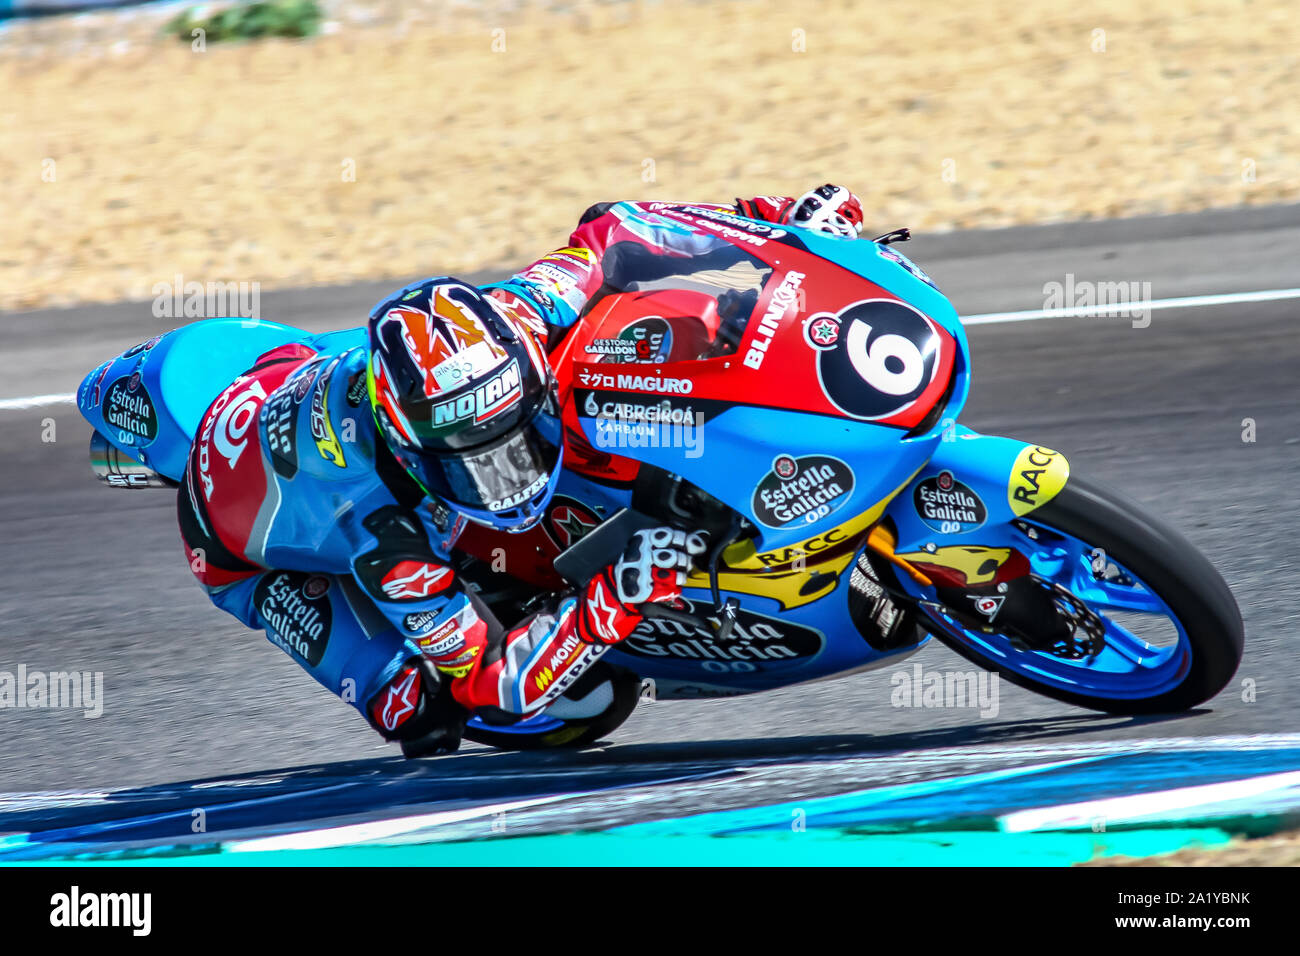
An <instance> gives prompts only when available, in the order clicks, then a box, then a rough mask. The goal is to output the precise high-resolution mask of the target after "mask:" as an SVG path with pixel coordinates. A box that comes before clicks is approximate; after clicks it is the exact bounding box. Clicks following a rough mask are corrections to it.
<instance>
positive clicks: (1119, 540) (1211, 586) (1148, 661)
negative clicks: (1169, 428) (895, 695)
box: [895, 475, 1244, 714]
mask: <svg viewBox="0 0 1300 956" xmlns="http://www.w3.org/2000/svg"><path fill="white" fill-rule="evenodd" d="M1014 528H1015V531H1014V534H1015V536H1017V537H1018V538H1019V539H1020V540H1019V541H1018V542H1017V549H1018V550H1020V551H1021V552H1022V553H1023V554H1025V555H1026V556H1027V557H1028V558H1029V562H1030V566H1031V570H1032V573H1033V574H1035V575H1037V576H1038V577H1039V578H1040V579H1042V580H1043V581H1044V582H1050V583H1051V584H1055V585H1059V586H1060V587H1062V588H1064V589H1066V590H1068V591H1069V592H1071V594H1073V595H1074V596H1075V597H1076V598H1078V599H1079V600H1080V601H1082V602H1083V604H1086V605H1087V607H1088V609H1089V610H1091V611H1092V612H1094V613H1095V614H1096V615H1097V616H1098V617H1099V618H1100V619H1101V622H1102V623H1103V624H1104V627H1105V632H1104V639H1105V643H1104V646H1103V647H1101V649H1100V651H1099V652H1098V653H1096V654H1095V655H1092V656H1087V657H1083V658H1074V659H1071V658H1068V657H1062V656H1057V655H1055V654H1052V653H1048V652H1045V651H1035V650H1029V649H1027V648H1025V647H1024V646H1023V644H1017V643H1016V642H1014V641H1013V640H1012V639H1011V638H1009V637H1007V636H1004V635H1000V634H989V633H985V632H983V631H981V630H976V629H971V628H969V627H967V626H966V625H965V624H963V623H962V622H961V621H960V620H959V619H958V617H957V616H949V615H947V614H943V613H935V612H934V611H928V612H927V613H928V614H929V616H930V617H931V618H932V621H931V622H929V623H932V624H934V625H935V626H934V627H930V628H929V629H930V630H932V631H933V632H934V634H935V636H936V637H938V638H939V639H940V640H941V641H943V643H945V644H947V645H948V646H949V647H951V648H952V649H953V650H955V651H956V652H957V653H958V654H961V655H962V656H963V657H966V658H968V659H969V660H971V661H973V662H975V663H976V664H979V665H980V666H982V667H985V668H988V669H990V670H994V671H996V672H998V673H999V674H1001V675H1002V676H1003V677H1005V678H1006V679H1007V680H1009V681H1011V682H1012V683H1014V684H1017V685H1019V686H1021V687H1024V688H1027V689H1028V690H1032V691H1035V692H1036V693H1039V694H1043V695H1045V696H1047V697H1052V698H1055V699H1056V700H1060V701H1064V702H1066V703H1069V704H1075V705H1077V706H1080V707H1087V708H1090V709H1092V710H1099V711H1104V712H1106V713H1111V714H1153V713H1170V712H1175V711H1182V710H1186V709H1188V708H1191V707H1195V706H1196V705H1197V704H1200V703H1203V702H1204V701H1207V700H1209V699H1210V698H1211V697H1213V696H1214V695H1215V694H1217V693H1218V692H1219V691H1221V690H1222V689H1223V688H1224V687H1225V686H1226V685H1227V683H1228V681H1229V680H1231V679H1232V675H1233V674H1234V673H1235V672H1236V670H1237V665H1238V664H1239V663H1240V662H1241V653H1242V644H1243V641H1244V633H1243V628H1242V622H1241V612H1240V611H1239V610H1238V608H1237V602H1236V601H1235V600H1234V599H1233V596H1232V592H1231V591H1229V590H1228V586H1227V584H1226V583H1225V582H1224V580H1223V578H1222V577H1221V576H1220V575H1219V573H1218V572H1217V571H1216V570H1215V569H1214V567H1213V566H1212V565H1211V564H1210V562H1209V561H1208V560H1206V558H1205V556H1204V555H1202V554H1201V553H1200V552H1199V551H1198V550H1197V549H1196V548H1195V546H1193V545H1192V544H1191V542H1189V541H1188V540H1187V539H1186V538H1184V537H1183V536H1182V535H1181V534H1180V533H1179V532H1177V531H1175V530H1174V529H1173V528H1171V527H1170V526H1169V525H1167V524H1165V523H1164V522H1162V521H1160V520H1159V519H1157V518H1155V517H1153V516H1151V515H1150V514H1148V513H1147V512H1146V511H1145V510H1144V509H1143V508H1142V507H1141V506H1140V505H1138V504H1137V503H1136V502H1134V501H1131V500H1130V499H1128V498H1126V497H1124V496H1123V495H1120V494H1118V493H1116V492H1114V491H1111V490H1110V489H1107V488H1104V487H1102V486H1100V485H1096V484H1093V483H1091V482H1087V481H1083V480H1080V479H1079V478H1077V477H1075V476H1074V475H1071V476H1070V479H1069V481H1068V482H1067V483H1066V485H1065V487H1064V488H1063V489H1062V490H1061V491H1060V492H1059V493H1058V494H1057V495H1056V497H1054V498H1053V499H1051V500H1050V501H1048V502H1047V503H1046V504H1044V505H1042V506H1040V507H1039V508H1037V509H1035V510H1034V511H1032V512H1030V513H1029V514H1027V515H1025V516H1024V517H1023V518H1020V519H1017V520H1016V522H1015V524H1014ZM895 581H896V582H897V583H898V584H899V585H901V587H903V588H904V589H905V590H906V591H908V592H909V593H911V594H912V595H913V596H914V597H917V598H922V599H923V598H924V597H925V595H924V594H923V593H921V592H922V590H923V589H921V588H920V587H919V585H917V584H915V583H914V582H912V581H911V580H910V579H908V578H907V577H906V576H903V577H902V579H901V580H899V579H898V578H897V577H895Z"/></svg>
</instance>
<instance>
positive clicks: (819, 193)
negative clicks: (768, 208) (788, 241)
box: [782, 183, 862, 239]
mask: <svg viewBox="0 0 1300 956" xmlns="http://www.w3.org/2000/svg"><path fill="white" fill-rule="evenodd" d="M782 221H783V222H785V223H786V224H787V225H791V226H804V227H805V228H808V229H816V230H818V231H820V232H829V233H830V234H831V235H834V236H845V237H847V238H849V239H856V238H857V237H858V235H859V234H860V233H861V232H862V202H861V201H860V200H859V199H858V197H857V196H855V195H853V193H852V192H850V191H849V190H848V189H847V188H846V187H844V186H832V185H831V184H830V183H827V184H826V185H825V186H818V187H817V188H816V189H810V190H809V191H808V192H806V193H804V194H803V195H802V196H800V197H799V198H798V199H796V200H795V201H794V205H792V206H791V207H790V209H789V210H788V211H787V212H786V213H785V215H784V216H783V217H782Z"/></svg>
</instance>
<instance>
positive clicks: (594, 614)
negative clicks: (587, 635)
mask: <svg viewBox="0 0 1300 956" xmlns="http://www.w3.org/2000/svg"><path fill="white" fill-rule="evenodd" d="M587 612H588V613H589V614H590V615H591V623H592V626H593V627H594V628H595V630H596V634H597V636H599V637H600V639H601V640H603V641H606V642H608V643H614V642H615V641H617V640H618V628H616V627H615V626H614V621H615V619H616V618H617V617H618V606H617V605H614V604H610V603H609V595H608V592H607V591H606V588H605V585H604V583H603V582H601V581H599V580H597V581H594V582H592V585H591V596H590V597H589V598H588V599H587Z"/></svg>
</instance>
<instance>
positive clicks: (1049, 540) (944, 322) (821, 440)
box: [81, 207, 1244, 749]
mask: <svg viewBox="0 0 1300 956" xmlns="http://www.w3.org/2000/svg"><path fill="white" fill-rule="evenodd" d="M660 218H661V219H662V220H663V223H664V226H663V228H666V229H676V230H681V232H682V234H683V235H684V236H691V237H693V238H694V240H695V243H694V248H697V249H698V250H699V251H698V254H695V255H684V256H681V257H674V258H673V260H672V267H671V269H669V270H664V269H662V268H661V269H660V270H659V271H658V272H657V273H655V275H654V277H653V278H650V279H646V278H642V279H641V280H636V279H626V280H620V281H618V282H616V283H615V284H613V285H612V286H610V285H607V287H606V289H605V290H604V294H602V295H601V296H600V297H599V298H598V299H597V300H593V303H592V304H591V305H590V306H589V308H588V310H587V311H586V313H585V314H584V316H583V318H582V319H581V320H580V322H579V324H578V326H577V327H576V328H575V329H574V330H572V331H571V332H570V334H569V335H568V336H567V337H566V338H565V340H564V341H563V343H562V344H561V345H560V346H559V347H558V348H557V349H556V351H555V352H554V353H553V354H552V356H551V359H552V364H553V367H554V368H555V371H556V375H557V378H558V380H559V390H560V397H561V399H562V407H563V409H564V411H563V423H564V435H565V439H564V442H565V450H564V465H565V470H564V474H563V476H562V478H561V479H560V482H559V486H558V490H557V493H556V495H555V497H554V499H553V501H552V503H551V504H550V506H549V508H548V510H547V512H546V514H545V516H544V518H543V520H542V521H541V522H540V523H539V524H538V525H537V526H535V527H534V528H532V529H530V530H529V531H527V532H525V533H523V534H513V535H505V534H502V533H499V532H494V531H491V530H489V529H485V528H481V527H478V526H475V525H470V526H469V527H468V528H467V530H466V531H465V532H464V533H463V534H462V536H461V538H460V539H459V541H458V542H457V549H458V552H459V555H458V557H457V561H458V562H459V567H458V572H459V573H461V574H462V575H464V576H465V577H466V578H467V579H468V580H469V581H470V582H471V586H473V587H475V588H476V589H477V590H478V591H479V593H480V595H481V596H482V597H483V598H484V599H485V600H486V601H487V602H488V604H489V605H490V606H491V607H492V608H493V609H494V610H495V611H496V612H497V613H498V616H500V617H501V619H502V620H505V621H514V620H517V619H518V618H519V617H520V616H521V615H523V614H526V613H528V612H529V611H530V610H532V609H535V608H536V607H537V606H538V604H539V603H540V602H541V601H543V600H550V599H553V598H554V597H555V596H556V595H558V594H561V593H563V592H564V591H566V589H570V588H571V587H573V586H574V585H576V584H580V583H581V582H584V581H585V580H586V579H587V578H588V577H589V576H590V575H591V574H592V573H594V572H595V571H596V570H597V569H599V568H601V567H603V566H605V565H606V564H608V563H609V562H610V561H611V560H613V559H614V558H615V557H616V556H617V555H618V554H619V553H620V552H621V550H622V549H623V547H624V545H625V544H626V541H627V539H628V537H629V536H630V535H631V534H632V533H634V532H635V531H636V530H637V529H638V528H645V527H652V526H660V525H664V524H668V525H672V526H675V527H680V528H683V529H687V530H690V531H701V532H703V533H704V535H705V537H706V539H707V541H708V543H709V546H708V550H707V552H706V553H705V554H704V555H703V556H702V557H701V558H699V559H697V564H696V567H695V568H694V569H693V571H692V573H691V575H690V577H689V579H688V581H687V587H686V589H685V592H684V597H683V600H682V601H681V602H680V603H679V605H677V606H656V605H650V606H647V609H646V617H645V619H644V620H643V621H642V622H641V624H640V625H639V626H638V627H637V629H636V631H635V632H634V633H633V634H632V636H631V637H629V638H628V639H627V640H625V641H624V642H622V643H621V644H619V645H616V646H615V647H613V648H611V649H610V650H609V652H608V653H607V654H606V655H605V656H604V658H602V660H601V662H600V663H599V664H598V665H597V666H598V667H600V668H601V673H602V674H604V675H606V676H610V677H611V678H612V683H613V685H614V686H615V689H616V705H615V706H612V707H611V708H610V709H609V710H608V711H607V712H605V713H604V714H603V715H602V716H601V718H600V719H599V720H596V721H592V720H590V719H582V718H574V719H568V720H566V719H561V718H558V717H555V716H551V715H550V714H548V713H545V712H544V713H542V714H539V715H535V716H533V717H530V718H528V719H525V720H521V721H519V722H517V723H515V724H509V725H501V724H500V722H499V721H498V722H494V723H491V724H489V723H485V722H483V721H482V720H480V719H479V718H477V717H476V718H474V719H473V720H471V722H470V726H469V727H468V728H467V730H466V737H468V738H470V739H473V740H478V741H480V742H484V743H488V744H491V745H494V746H497V747H502V748H508V749H524V748H532V747H548V746H557V745H566V744H567V745H573V744H584V743H588V742H591V741H593V740H595V739H597V738H599V737H602V736H604V735H605V734H608V733H609V732H610V731H611V730H613V729H614V728H615V727H616V726H617V725H618V724H620V723H622V721H623V720H625V719H626V718H627V716H628V715H629V714H630V713H631V712H632V710H633V709H634V708H635V706H636V703H637V700H638V697H639V696H642V695H646V694H652V695H653V696H654V698H655V699H657V700H669V699H674V698H676V699H701V698H717V697H731V696H738V695H743V694H749V693H754V692H757V691H763V690H769V689H772V688H777V687H785V686H788V685H791V684H798V683H803V682H806V681H813V680H819V679H824V678H834V677H842V676H844V675H847V674H853V673H858V672H861V671H866V670H870V669H877V668H882V667H892V666H894V665H896V664H897V663H899V662H900V661H902V660H903V659H905V658H906V657H908V656H909V655H911V654H914V653H915V652H917V651H918V650H920V649H921V648H922V647H924V646H925V644H926V643H927V642H928V641H929V640H930V639H931V638H932V637H933V638H937V639H938V640H939V641H941V642H942V643H944V644H946V645H947V646H948V647H950V648H952V649H953V650H955V651H956V652H957V653H959V654H961V655H962V656H964V657H966V658H968V659H969V660H971V661H973V662H974V663H975V664H977V665H979V666H980V667H983V668H987V669H989V670H992V671H995V672H997V673H998V674H1000V675H1002V676H1003V677H1004V678H1006V679H1007V680H1009V681H1011V682H1013V683H1015V684H1017V685H1019V686H1022V687H1025V688H1028V689H1030V690H1032V691H1035V692H1037V693H1040V694H1043V695H1045V696H1047V697H1051V698H1054V699H1056V700H1060V701H1064V702H1066V703H1069V704H1073V705H1076V706H1079V707H1084V708H1089V709H1092V710H1097V711H1102V712H1105V713H1111V714H1149V713H1156V712H1172V711H1181V710H1185V709H1187V708H1191V707H1193V706H1195V705H1197V704H1200V703H1202V702H1204V701H1206V700H1208V699H1209V698H1211V697H1213V696H1214V695H1215V694H1216V693H1218V692H1219V691H1220V690H1221V689H1222V688H1223V687H1224V686H1225V685H1226V684H1227V682H1228V681H1229V680H1230V679H1231V677H1232V675H1233V674H1234V672H1235V671H1236V668H1237V665H1238V663H1239V661H1240V659H1241V654H1242V644H1243V639H1244V635H1243V627H1242V621H1241V616H1240V613H1239V611H1238V608H1237V605H1236V602H1235V600H1234V599H1233V596H1232V594H1231V592H1230V591H1229V589H1228V587H1227V585H1226V584H1225V582H1224V581H1223V579H1222V577H1221V576H1220V575H1219V574H1218V572H1217V571H1216V570H1215V569H1214V568H1213V566H1212V565H1211V564H1210V563H1209V561H1207V560H1206V558H1205V557H1204V556H1203V555H1202V554H1201V553H1200V552H1199V551H1198V550H1197V549H1196V548H1195V547H1194V546H1193V545H1192V544H1191V543H1190V542H1188V541H1187V539H1186V538H1184V537H1183V536H1182V535H1181V534H1180V533H1179V532H1178V531H1176V530H1174V529H1173V528H1171V527H1169V526H1168V525H1167V524H1165V523H1163V522H1162V521H1160V520H1159V519H1158V518H1156V517H1155V516H1153V515H1151V514H1150V513H1148V512H1147V511H1146V510H1145V509H1144V508H1143V507H1141V506H1140V505H1138V504H1136V503H1135V502H1133V501H1131V500H1129V499H1128V498H1126V497H1124V496H1122V495H1120V494H1118V493H1116V492H1114V491H1112V490H1110V489H1108V488H1106V487H1103V486H1102V485H1100V484H1097V483H1095V482H1093V481H1091V480H1089V479H1087V478H1085V477H1081V476H1079V475H1077V474H1074V473H1072V471H1071V469H1070V465H1069V463H1068V461H1067V459H1066V456H1065V455H1063V454H1062V453H1061V452H1059V451H1056V450H1054V449H1052V448H1050V447H1048V446H1047V445H1041V444H1038V443H1037V442H1025V441H1019V440H1015V439H1011V438H1003V437H996V436H991V435H981V434H977V433H976V432H974V431H972V430H971V429H970V428H967V427H965V426H963V425H961V424H959V423H958V418H959V416H960V414H961V411H962V407H963V405H964V404H965V401H966V398H967V393H968V390H969V387H970V375H971V365H970V353H969V348H968V345H967V340H966V335H965V332H964V330H963V328H962V324H961V321H960V319H959V317H958V315H957V313H956V311H955V310H954V308H953V306H952V305H951V303H950V302H949V301H948V299H947V298H945V297H944V295H943V294H942V293H941V292H940V291H939V290H938V288H937V287H936V285H935V284H934V283H933V282H932V281H931V279H930V278H929V276H927V275H926V273H925V272H924V271H922V270H921V269H920V268H919V267H918V266H916V265H915V264H913V263H912V262H911V261H910V260H909V259H908V258H907V257H906V256H904V255H902V254H901V253H900V252H898V251H897V250H896V249H895V248H894V246H895V245H896V244H897V243H898V242H900V241H903V240H905V239H906V238H908V235H907V231H906V230H898V231H896V232H893V233H889V234H887V235H884V236H880V237H878V238H876V239H874V240H870V241H866V240H851V239H842V238H837V237H832V236H827V235H823V234H820V233H812V232H808V231H806V230H800V229H782V228H779V227H776V226H773V225H771V224H767V223H760V222H756V221H753V220H748V219H744V218H742V217H738V216H732V215H726V214H721V213H718V212H716V211H712V210H708V209H703V208H693V207H675V208H672V209H668V208H666V209H665V210H664V211H663V212H662V213H661V214H660ZM665 271H666V272H667V274H665ZM364 335H365V333H364V329H351V330H346V331H343V332H334V333H328V334H325V335H317V336H313V335H309V334H308V333H305V332H302V331H301V330H298V329H293V328H290V327H287V326H283V325H279V324H276V323H272V322H261V321H254V320H240V319H210V320H206V321H202V322H196V323H193V324H191V325H189V326H185V327H183V328H181V329H177V330H175V331H173V332H171V333H168V334H167V335H165V336H159V337H156V338H154V339H151V340H150V341H149V342H147V343H142V344H141V345H140V346H136V348H135V350H128V352H127V353H125V354H124V355H123V356H121V357H119V359H118V360H116V361H115V362H113V363H109V364H107V365H105V366H104V367H102V368H101V369H99V370H97V372H96V373H92V375H91V376H89V377H88V378H87V379H86V381H85V382H84V383H83V385H82V392H83V395H82V400H81V405H82V408H83V409H85V408H87V407H92V406H93V407H96V408H100V407H101V404H102V409H101V414H100V417H99V418H98V419H96V418H92V421H95V422H97V423H98V425H99V426H102V427H103V428H104V429H105V431H104V432H100V431H96V433H95V434H94V435H93V436H92V440H91V457H92V464H93V466H94V469H95V471H96V473H97V474H98V475H99V477H100V478H101V479H102V480H104V481H106V482H108V483H109V484H113V485H116V486H119V487H157V486H169V485H172V484H174V482H176V481H177V480H179V479H180V477H181V473H182V471H183V468H184V465H185V459H186V456H187V455H188V452H189V442H190V440H191V439H192V437H193V434H194V429H195V427H196V426H197V424H198V422H199V420H200V418H201V417H202V415H203V413H204V411H205V410H206V409H207V407H208V405H209V404H210V403H211V402H212V401H213V400H214V398H215V397H216V396H217V394H218V393H219V392H220V390H221V389H222V388H224V387H225V385H226V384H228V383H229V382H230V381H231V380H233V378H235V377H236V376H237V375H238V374H239V373H240V372H241V371H243V369H245V368H246V367H248V365H249V364H251V362H252V360H253V359H254V358H255V357H256V356H257V355H260V354H262V353H263V352H265V351H267V350H269V349H271V348H274V347H276V346H278V345H282V344H284V343H285V342H288V341H302V342H305V343H306V344H308V345H310V346H312V347H313V348H321V349H334V348H340V347H346V346H349V345H352V344H361V343H363V342H364ZM132 363H134V364H132ZM92 390H93V392H94V394H93V395H91V394H90V392H91V391H92ZM101 391H102V392H103V394H102V395H101V394H100V392H101ZM128 420H129V421H128ZM164 435H171V436H172V437H171V438H170V439H169V440H161V439H162V437H163V436H164ZM151 436H152V437H151ZM502 553H504V554H506V555H508V561H507V569H508V573H507V574H501V573H497V568H496V567H495V560H494V559H495V557H496V556H498V555H500V554H502Z"/></svg>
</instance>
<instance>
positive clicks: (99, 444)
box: [90, 431, 177, 488]
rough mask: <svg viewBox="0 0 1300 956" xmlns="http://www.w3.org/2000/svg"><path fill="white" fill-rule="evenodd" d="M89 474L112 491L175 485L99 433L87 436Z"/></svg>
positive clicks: (175, 483)
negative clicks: (88, 441)
mask: <svg viewBox="0 0 1300 956" xmlns="http://www.w3.org/2000/svg"><path fill="white" fill-rule="evenodd" d="M90 470H91V471H93V472H94V473H95V477H96V478H98V479H99V480H100V481H102V482H104V484H106V485H108V486H109V487H111V488H175V487H176V485H177V482H175V481H172V480H171V479H170V478H168V477H167V476H165V475H160V474H158V472H156V471H154V470H153V469H152V468H150V467H149V466H147V465H142V464H140V462H138V461H136V460H135V459H134V458H132V457H131V456H130V455H128V454H127V453H126V452H124V451H122V449H120V448H118V447H117V446H116V445H114V444H113V443H112V442H110V441H109V440H108V439H107V438H105V437H104V436H103V435H102V434H100V433H99V432H98V431H96V432H93V433H92V434H91V436H90Z"/></svg>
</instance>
